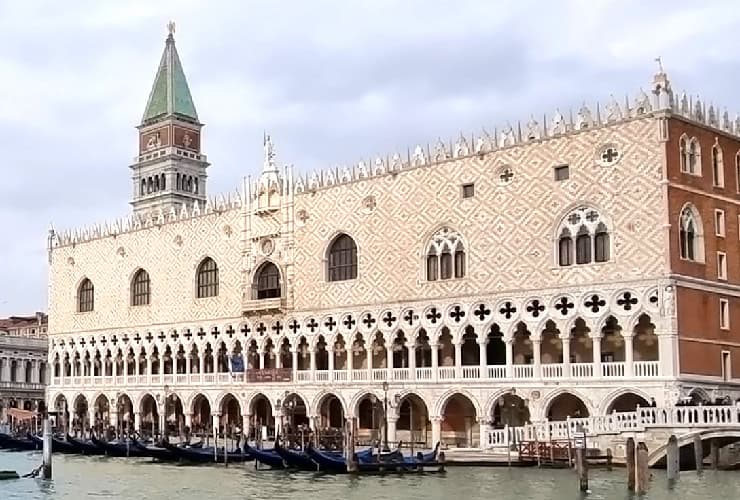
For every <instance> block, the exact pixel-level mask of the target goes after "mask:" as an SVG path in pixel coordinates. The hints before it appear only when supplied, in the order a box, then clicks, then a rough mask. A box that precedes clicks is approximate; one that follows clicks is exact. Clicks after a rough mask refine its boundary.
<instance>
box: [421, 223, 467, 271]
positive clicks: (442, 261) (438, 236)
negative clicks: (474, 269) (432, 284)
mask: <svg viewBox="0 0 740 500" xmlns="http://www.w3.org/2000/svg"><path fill="white" fill-rule="evenodd" d="M426 271H427V273H426V274H427V281H437V280H447V279H451V278H453V277H454V278H464V277H465V271H466V269H465V245H464V244H463V241H462V238H461V237H460V234H459V233H457V232H456V231H453V230H451V229H450V228H447V227H445V228H442V229H440V230H439V231H437V232H436V233H435V234H434V235H433V236H432V240H431V241H430V243H429V246H428V247H427V252H426Z"/></svg>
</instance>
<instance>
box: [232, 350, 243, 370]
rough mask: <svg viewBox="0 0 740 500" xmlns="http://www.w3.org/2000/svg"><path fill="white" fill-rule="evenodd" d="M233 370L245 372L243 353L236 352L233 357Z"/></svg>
mask: <svg viewBox="0 0 740 500" xmlns="http://www.w3.org/2000/svg"><path fill="white" fill-rule="evenodd" d="M231 371H232V372H243V371H244V358H242V355H241V354H234V355H233V356H232V357H231Z"/></svg>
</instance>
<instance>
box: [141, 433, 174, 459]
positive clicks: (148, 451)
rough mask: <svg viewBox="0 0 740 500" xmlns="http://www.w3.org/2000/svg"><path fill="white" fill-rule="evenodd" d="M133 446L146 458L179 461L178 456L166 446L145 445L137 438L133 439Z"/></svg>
mask: <svg viewBox="0 0 740 500" xmlns="http://www.w3.org/2000/svg"><path fill="white" fill-rule="evenodd" d="M131 445H132V446H134V447H135V448H137V449H138V450H139V451H141V452H142V453H143V454H144V455H145V456H147V457H151V458H154V459H157V460H161V461H167V462H170V461H175V460H177V459H178V458H177V455H175V454H174V453H172V452H171V451H170V450H168V449H167V448H165V447H164V446H158V445H156V444H145V443H142V442H141V441H139V440H137V439H135V438H132V439H131Z"/></svg>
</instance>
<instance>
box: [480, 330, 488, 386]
mask: <svg viewBox="0 0 740 500" xmlns="http://www.w3.org/2000/svg"><path fill="white" fill-rule="evenodd" d="M486 340H487V339H486V338H485V337H483V338H480V336H478V364H479V365H480V375H479V377H480V378H488V360H487V359H486V354H487V352H486V350H487V348H488V343H487V342H486Z"/></svg>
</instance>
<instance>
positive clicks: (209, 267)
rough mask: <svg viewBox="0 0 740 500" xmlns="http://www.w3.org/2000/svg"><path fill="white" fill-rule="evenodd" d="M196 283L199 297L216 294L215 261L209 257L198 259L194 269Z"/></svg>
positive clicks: (216, 267) (216, 269)
mask: <svg viewBox="0 0 740 500" xmlns="http://www.w3.org/2000/svg"><path fill="white" fill-rule="evenodd" d="M196 283H197V297H198V298H199V299H203V298H206V297H217V296H218V285H219V276H218V265H216V261H214V260H213V259H212V258H210V257H206V258H204V259H203V260H202V261H200V264H198V269H197V271H196Z"/></svg>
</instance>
